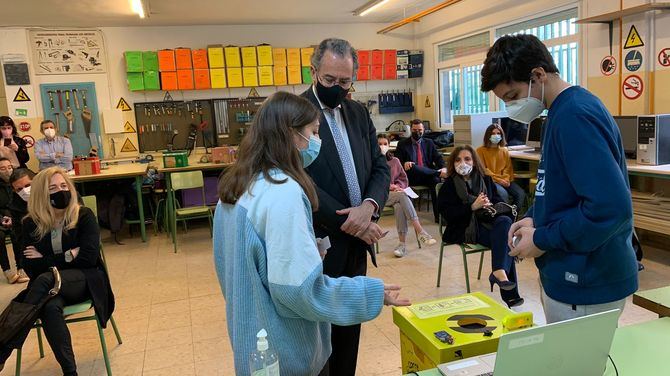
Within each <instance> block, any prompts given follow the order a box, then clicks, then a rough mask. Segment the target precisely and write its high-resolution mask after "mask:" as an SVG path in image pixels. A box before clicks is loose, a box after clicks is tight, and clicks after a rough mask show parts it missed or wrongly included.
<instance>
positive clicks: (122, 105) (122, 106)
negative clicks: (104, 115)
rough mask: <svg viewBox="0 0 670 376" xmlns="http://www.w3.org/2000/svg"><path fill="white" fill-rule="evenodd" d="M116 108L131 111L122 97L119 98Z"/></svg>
mask: <svg viewBox="0 0 670 376" xmlns="http://www.w3.org/2000/svg"><path fill="white" fill-rule="evenodd" d="M116 108H117V109H119V110H123V111H132V108H130V105H129V104H128V102H126V100H125V99H123V97H121V99H119V103H117V104H116Z"/></svg>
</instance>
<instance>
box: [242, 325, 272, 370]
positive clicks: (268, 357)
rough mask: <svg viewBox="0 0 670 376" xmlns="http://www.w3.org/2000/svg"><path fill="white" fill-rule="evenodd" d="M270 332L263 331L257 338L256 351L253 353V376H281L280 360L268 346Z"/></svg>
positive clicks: (251, 366) (251, 362) (251, 363)
mask: <svg viewBox="0 0 670 376" xmlns="http://www.w3.org/2000/svg"><path fill="white" fill-rule="evenodd" d="M267 336H268V332H266V331H265V329H261V331H260V332H258V334H256V338H258V340H257V342H256V351H254V352H252V353H251V361H250V367H249V368H250V369H251V376H279V358H278V357H277V353H276V352H274V350H272V349H271V348H270V345H269V344H268V339H267Z"/></svg>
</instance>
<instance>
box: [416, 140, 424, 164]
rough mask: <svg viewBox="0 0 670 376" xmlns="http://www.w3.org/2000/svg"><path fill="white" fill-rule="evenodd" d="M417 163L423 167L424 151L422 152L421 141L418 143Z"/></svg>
mask: <svg viewBox="0 0 670 376" xmlns="http://www.w3.org/2000/svg"><path fill="white" fill-rule="evenodd" d="M416 164H417V165H419V167H423V153H422V152H421V143H419V142H417V143H416Z"/></svg>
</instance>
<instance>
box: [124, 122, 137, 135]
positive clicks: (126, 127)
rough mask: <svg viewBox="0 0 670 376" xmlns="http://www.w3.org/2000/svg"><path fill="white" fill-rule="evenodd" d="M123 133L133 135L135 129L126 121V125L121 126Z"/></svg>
mask: <svg viewBox="0 0 670 376" xmlns="http://www.w3.org/2000/svg"><path fill="white" fill-rule="evenodd" d="M123 133H135V128H133V125H132V124H130V122H129V121H126V124H124V125H123Z"/></svg>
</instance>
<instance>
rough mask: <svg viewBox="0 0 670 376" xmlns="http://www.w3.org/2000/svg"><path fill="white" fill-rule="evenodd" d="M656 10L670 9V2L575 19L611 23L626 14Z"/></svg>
mask: <svg viewBox="0 0 670 376" xmlns="http://www.w3.org/2000/svg"><path fill="white" fill-rule="evenodd" d="M656 10H670V3H654V4H644V5H639V6H636V7H632V8H627V9H622V10H618V11H616V12H610V13H605V14H601V15H598V16H593V17H588V18H582V19H581V20H577V21H575V23H576V24H590V23H610V22H612V21H614V20H618V19H619V18H623V17H626V16H632V15H635V14H640V13H645V12H651V11H656Z"/></svg>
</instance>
